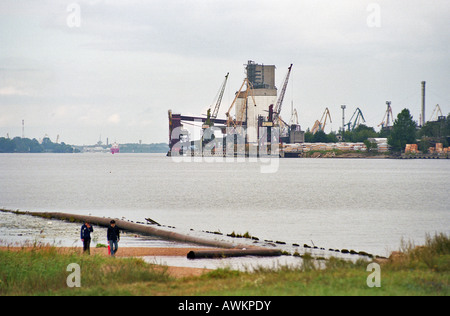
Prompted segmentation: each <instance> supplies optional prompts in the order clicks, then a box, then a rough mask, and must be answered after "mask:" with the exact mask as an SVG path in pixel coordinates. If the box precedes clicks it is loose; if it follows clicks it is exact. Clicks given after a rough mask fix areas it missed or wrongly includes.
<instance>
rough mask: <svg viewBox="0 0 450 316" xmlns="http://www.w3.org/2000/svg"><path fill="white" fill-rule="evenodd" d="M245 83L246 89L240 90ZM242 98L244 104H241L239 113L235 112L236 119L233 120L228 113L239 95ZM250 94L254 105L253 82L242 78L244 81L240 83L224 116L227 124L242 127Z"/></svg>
mask: <svg viewBox="0 0 450 316" xmlns="http://www.w3.org/2000/svg"><path fill="white" fill-rule="evenodd" d="M245 85H247V90H246V91H242V89H244V86H245ZM242 96H243V99H244V104H243V105H242V109H241V111H240V113H236V119H235V120H233V118H232V117H231V115H230V112H231V110H232V109H233V107H234V105H235V104H236V101H237V99H238V98H239V97H242ZM249 96H251V97H252V100H253V104H254V105H255V106H256V100H255V95H254V93H253V84H252V83H251V82H250V80H248V78H245V79H244V82H243V83H242V85H241V88H240V89H239V91H238V92H237V93H236V97H235V98H234V100H233V102H232V103H231V105H230V108H229V109H228V111H227V113H226V116H227V126H228V127H230V126H234V127H237V126H240V127H242V124H243V123H244V119H245V112H246V110H247V106H248V97H249Z"/></svg>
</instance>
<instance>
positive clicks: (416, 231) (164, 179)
mask: <svg viewBox="0 0 450 316" xmlns="http://www.w3.org/2000/svg"><path fill="white" fill-rule="evenodd" d="M260 171H261V163H255V162H245V163H237V162H234V163H226V162H222V163H219V162H215V163H206V162H198V163H194V162H191V163H186V162H184V163H175V162H174V161H172V159H170V158H166V157H165V156H163V155H150V154H149V155H145V154H136V155H134V154H119V155H109V154H78V155H58V154H37V155H33V154H3V155H0V207H2V208H7V209H20V210H25V211H61V212H72V213H81V214H89V213H91V214H93V215H99V216H113V217H119V218H120V217H126V218H127V219H130V220H135V221H144V218H146V217H150V218H152V219H154V220H156V221H158V222H159V223H161V224H165V225H172V226H176V227H177V229H179V230H180V231H189V230H190V229H191V228H192V229H194V230H198V231H202V230H209V231H220V232H222V233H225V234H228V233H231V232H233V231H235V232H236V233H242V234H243V233H245V232H247V231H248V232H249V233H250V234H252V235H253V236H257V237H259V238H260V239H261V240H262V239H269V240H274V241H276V240H280V241H284V242H287V243H288V244H289V243H298V244H301V245H302V244H304V243H306V244H309V245H312V244H313V243H314V244H315V245H317V246H319V247H325V248H337V249H343V248H347V249H355V250H356V251H361V250H362V251H367V252H371V253H374V254H380V255H386V254H387V252H388V251H392V250H397V249H398V248H399V247H400V241H401V239H402V238H403V239H405V240H407V241H409V240H412V241H414V242H415V243H416V244H420V243H423V241H424V239H425V235H426V234H427V233H430V234H434V233H435V232H445V233H447V234H449V233H450V229H449V224H450V207H449V205H450V197H449V187H450V180H449V179H450V161H448V160H411V161H409V160H408V161H404V160H346V159H343V160H341V159H282V160H279V166H278V171H277V172H276V173H273V174H263V173H261V172H260ZM2 217H3V219H2ZM5 218H6V217H4V215H2V213H0V224H1V222H2V220H4V219H5Z"/></svg>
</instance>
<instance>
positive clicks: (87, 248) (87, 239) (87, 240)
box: [81, 222, 94, 254]
mask: <svg viewBox="0 0 450 316" xmlns="http://www.w3.org/2000/svg"><path fill="white" fill-rule="evenodd" d="M93 232H94V228H93V227H92V226H91V224H89V223H88V222H86V223H84V225H83V226H81V241H82V242H83V252H84V253H86V252H87V253H88V254H91V233H93Z"/></svg>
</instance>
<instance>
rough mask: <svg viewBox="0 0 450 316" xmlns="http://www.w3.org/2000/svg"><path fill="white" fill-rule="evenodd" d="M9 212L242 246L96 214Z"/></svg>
mask: <svg viewBox="0 0 450 316" xmlns="http://www.w3.org/2000/svg"><path fill="white" fill-rule="evenodd" d="M10 212H11V213H15V214H24V215H31V216H38V217H43V218H49V219H50V218H54V219H59V220H63V221H69V222H80V223H83V222H88V223H91V224H93V225H98V226H104V227H108V226H109V225H110V222H111V220H115V221H116V225H117V227H119V229H121V230H127V231H132V232H137V233H142V234H145V235H151V236H156V237H160V238H163V239H166V240H173V241H178V242H183V243H192V244H197V245H202V246H209V247H215V248H227V249H233V248H242V246H237V245H234V244H232V243H229V242H224V241H218V240H210V239H203V238H198V237H194V236H189V235H183V234H180V233H175V232H171V231H167V230H163V229H159V228H155V227H154V226H153V227H152V226H150V225H145V224H137V223H133V222H129V221H124V220H119V219H115V218H107V217H98V216H88V215H77V214H68V213H54V212H50V213H48V212H46V213H40V212H19V211H10Z"/></svg>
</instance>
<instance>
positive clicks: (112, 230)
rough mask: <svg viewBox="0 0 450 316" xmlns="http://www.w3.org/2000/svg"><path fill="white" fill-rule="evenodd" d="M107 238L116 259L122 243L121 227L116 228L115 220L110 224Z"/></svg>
mask: <svg viewBox="0 0 450 316" xmlns="http://www.w3.org/2000/svg"><path fill="white" fill-rule="evenodd" d="M106 238H107V239H108V243H109V247H110V249H111V256H113V257H114V255H115V254H116V253H117V250H118V249H119V241H120V230H119V227H117V226H116V222H115V221H114V220H112V221H111V222H110V226H109V227H108V232H107V236H106Z"/></svg>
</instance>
